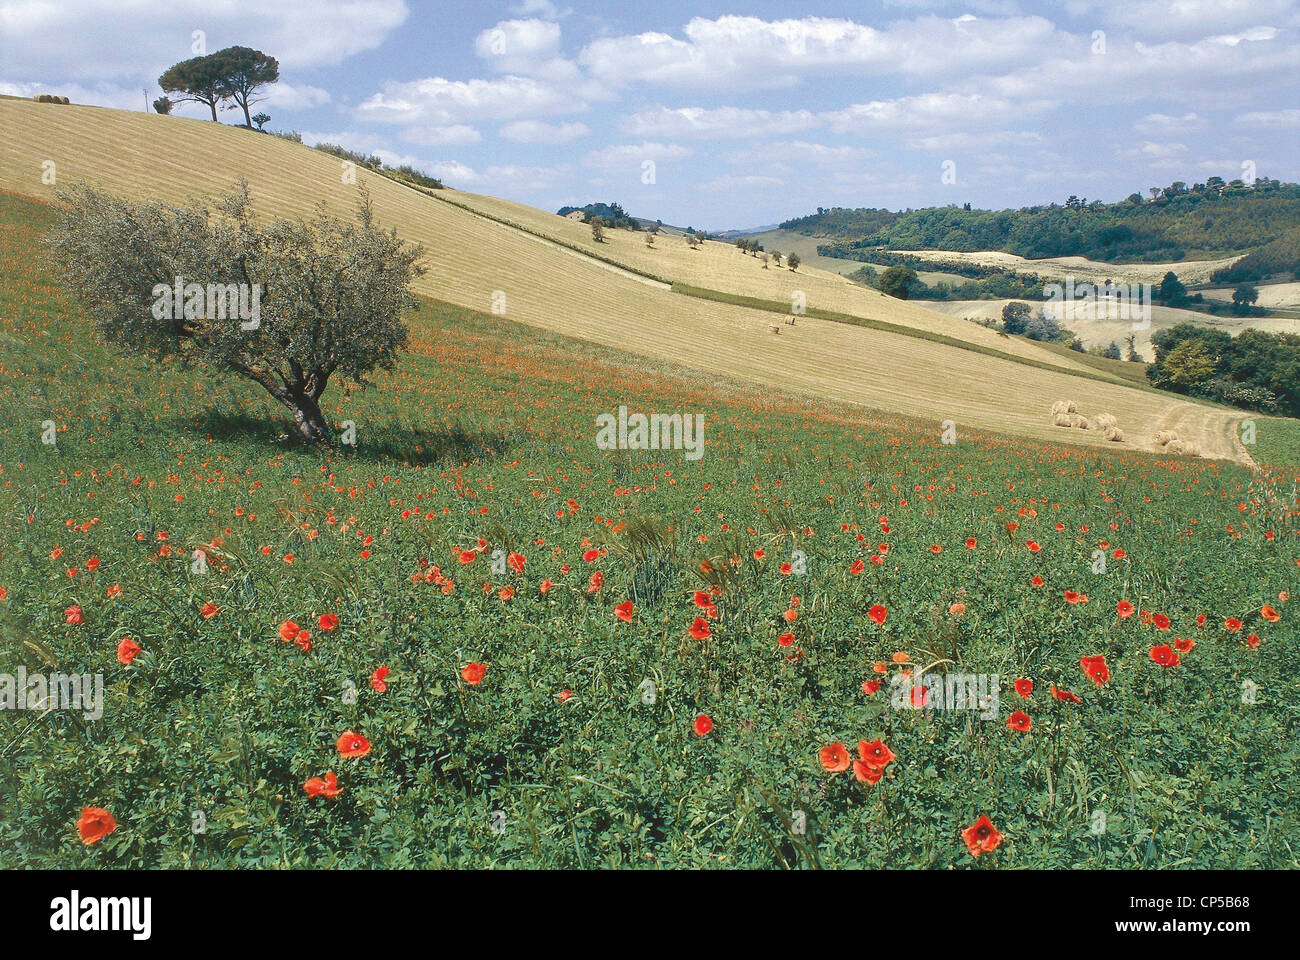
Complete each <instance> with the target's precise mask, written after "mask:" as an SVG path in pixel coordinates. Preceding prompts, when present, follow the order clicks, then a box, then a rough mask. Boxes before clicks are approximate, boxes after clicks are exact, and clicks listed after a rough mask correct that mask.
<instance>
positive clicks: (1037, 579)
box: [1029, 577, 1043, 587]
mask: <svg viewBox="0 0 1300 960" xmlns="http://www.w3.org/2000/svg"><path fill="white" fill-rule="evenodd" d="M1029 582H1030V583H1032V584H1033V585H1034V586H1036V587H1041V586H1042V585H1043V578H1042V577H1034V578H1033V579H1032V580H1030V581H1029Z"/></svg>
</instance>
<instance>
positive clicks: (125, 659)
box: [117, 637, 140, 667]
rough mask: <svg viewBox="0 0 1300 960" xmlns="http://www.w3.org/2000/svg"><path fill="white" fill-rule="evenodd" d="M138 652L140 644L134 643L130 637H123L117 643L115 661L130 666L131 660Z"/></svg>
mask: <svg viewBox="0 0 1300 960" xmlns="http://www.w3.org/2000/svg"><path fill="white" fill-rule="evenodd" d="M139 654H140V644H138V643H136V642H135V641H134V640H132V639H131V638H130V637H123V638H122V642H121V643H119V644H118V645H117V662H118V663H121V664H123V665H125V666H128V667H129V666H130V665H131V661H132V660H134V659H135V658H136V657H137V656H139Z"/></svg>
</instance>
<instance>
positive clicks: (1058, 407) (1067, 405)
mask: <svg viewBox="0 0 1300 960" xmlns="http://www.w3.org/2000/svg"><path fill="white" fill-rule="evenodd" d="M1078 409H1079V408H1078V407H1076V406H1075V405H1074V401H1072V400H1057V401H1056V402H1055V403H1054V404H1052V416H1056V415H1057V414H1058V413H1077V412H1078Z"/></svg>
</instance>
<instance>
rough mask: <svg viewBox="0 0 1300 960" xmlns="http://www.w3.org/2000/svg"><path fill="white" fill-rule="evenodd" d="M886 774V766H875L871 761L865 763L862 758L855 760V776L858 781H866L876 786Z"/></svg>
mask: <svg viewBox="0 0 1300 960" xmlns="http://www.w3.org/2000/svg"><path fill="white" fill-rule="evenodd" d="M884 775H885V768H884V767H873V766H871V764H869V763H863V762H862V761H861V760H854V761H853V778H854V779H855V780H857V781H858V783H865V784H869V785H871V786H875V785H876V784H877V783H879V782H880V778H881V777H883V776H884Z"/></svg>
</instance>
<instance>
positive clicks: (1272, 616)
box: [1259, 594, 1282, 623]
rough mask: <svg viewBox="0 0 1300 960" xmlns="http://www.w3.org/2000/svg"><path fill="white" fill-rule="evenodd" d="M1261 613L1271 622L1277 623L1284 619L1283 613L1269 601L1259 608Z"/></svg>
mask: <svg viewBox="0 0 1300 960" xmlns="http://www.w3.org/2000/svg"><path fill="white" fill-rule="evenodd" d="M1279 596H1280V594H1279ZM1259 615H1260V616H1261V617H1263V618H1264V619H1265V620H1267V621H1268V622H1269V623H1277V622H1278V621H1279V620H1281V619H1282V614H1280V613H1278V612H1277V611H1276V610H1274V609H1273V608H1272V607H1270V606H1269V605H1268V604H1267V603H1266V604H1264V605H1263V606H1262V607H1260V608H1259Z"/></svg>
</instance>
